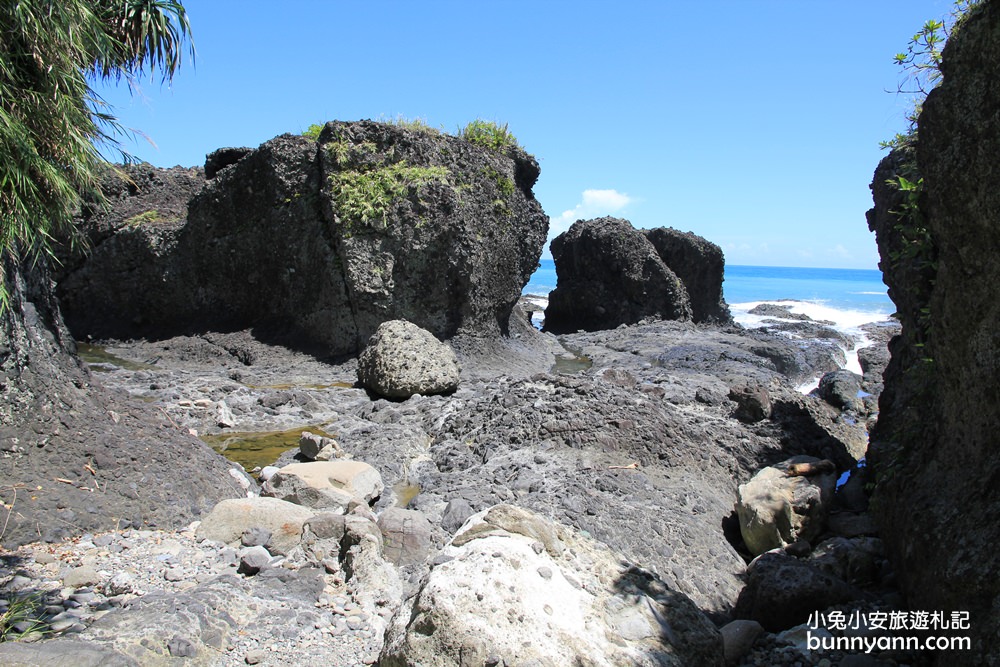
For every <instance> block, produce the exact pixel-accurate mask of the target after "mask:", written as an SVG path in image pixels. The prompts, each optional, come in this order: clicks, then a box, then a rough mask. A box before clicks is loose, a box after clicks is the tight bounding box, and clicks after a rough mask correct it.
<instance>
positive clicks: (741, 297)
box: [524, 259, 895, 326]
mask: <svg viewBox="0 0 1000 667" xmlns="http://www.w3.org/2000/svg"><path fill="white" fill-rule="evenodd" d="M540 264H541V265H540V266H539V267H538V270H536V271H535V273H534V274H533V275H532V276H531V279H530V280H529V281H528V284H527V285H526V286H525V288H524V294H525V295H532V296H536V297H539V300H540V301H542V300H546V299H547V297H548V295H549V292H551V291H552V290H554V289H555V288H556V267H555V262H553V261H552V260H551V259H543V260H541V262H540ZM722 289H723V293H724V295H725V298H726V302H727V303H728V304H729V306H730V308H731V309H732V311H733V316H734V317H735V318H736V319H737V321H740V320H741V319H742V320H744V322H741V323H744V324H749V325H752V324H754V317H753V316H752V315H751V316H747V315H746V311H747V310H750V309H751V308H753V307H754V306H755V305H757V304H759V303H765V302H767V303H776V302H787V301H796V302H800V304H801V305H792V304H789V305H792V310H793V311H795V312H805V313H806V314H808V315H810V316H811V314H812V313H811V312H810V311H812V312H816V313H826V314H827V315H835V316H834V317H817V318H816V319H832V320H833V321H835V322H838V324H839V323H840V322H842V321H843V322H844V323H845V324H852V325H854V326H856V325H857V324H863V323H864V322H877V321H881V320H884V319H886V318H887V317H888V316H889V315H891V314H892V313H893V312H894V311H895V306H894V305H893V303H892V301H891V300H890V299H889V295H888V294H887V292H886V287H885V285H884V284H883V283H882V273H881V271H877V270H867V269H809V268H795V267H788V266H726V275H725V282H724V283H723V285H722Z"/></svg>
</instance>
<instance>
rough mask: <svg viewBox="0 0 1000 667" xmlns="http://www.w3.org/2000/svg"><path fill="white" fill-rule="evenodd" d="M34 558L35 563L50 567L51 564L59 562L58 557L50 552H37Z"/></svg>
mask: <svg viewBox="0 0 1000 667" xmlns="http://www.w3.org/2000/svg"><path fill="white" fill-rule="evenodd" d="M33 556H34V559H35V562H36V563H38V564H39V565H48V564H49V563H54V562H56V560H57V559H56V557H55V556H54V555H53V554H50V553H49V552H48V551H36V552H35V553H34V554H33Z"/></svg>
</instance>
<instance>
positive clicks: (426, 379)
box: [358, 320, 460, 399]
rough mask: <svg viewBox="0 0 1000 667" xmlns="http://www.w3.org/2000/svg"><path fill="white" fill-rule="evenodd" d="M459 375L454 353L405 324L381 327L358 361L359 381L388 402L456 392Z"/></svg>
mask: <svg viewBox="0 0 1000 667" xmlns="http://www.w3.org/2000/svg"><path fill="white" fill-rule="evenodd" d="M459 373H460V371H459V366H458V359H457V358H456V356H455V352H454V350H452V349H451V348H450V347H449V346H448V345H447V344H445V343H442V342H441V341H439V340H438V339H436V338H435V337H434V334H432V333H431V332H429V331H427V330H425V329H421V328H420V327H418V326H417V325H415V324H412V323H410V322H406V321H403V320H393V321H391V322H384V323H383V324H382V325H380V326H379V328H378V331H376V332H375V335H373V336H372V337H371V339H370V340H369V341H368V345H367V347H365V349H364V350H362V351H361V355H360V356H359V357H358V381H359V382H360V383H361V384H362V385H363V386H365V387H366V388H368V389H370V390H371V391H373V392H375V393H377V394H380V395H382V396H385V397H386V398H404V399H405V398H409V397H410V396H413V395H414V394H444V393H447V392H450V391H454V390H455V389H456V388H458V382H459Z"/></svg>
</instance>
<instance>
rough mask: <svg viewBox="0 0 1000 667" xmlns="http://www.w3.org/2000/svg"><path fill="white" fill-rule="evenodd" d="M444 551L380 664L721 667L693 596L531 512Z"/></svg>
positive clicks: (491, 515)
mask: <svg viewBox="0 0 1000 667" xmlns="http://www.w3.org/2000/svg"><path fill="white" fill-rule="evenodd" d="M442 554H443V556H444V558H443V559H442V560H443V562H441V563H440V564H439V565H437V566H436V567H434V569H432V570H431V571H430V573H429V574H428V575H427V577H426V578H425V579H424V581H423V582H422V583H421V585H420V590H419V592H418V594H417V595H416V596H415V597H414V598H413V599H412V601H411V604H410V605H404V606H403V607H402V608H401V610H400V611H399V612H398V613H397V614H396V617H395V618H394V621H393V624H392V625H391V626H390V630H389V633H388V635H387V641H386V647H385V649H384V650H383V652H382V656H381V661H380V664H382V665H385V666H386V667H404V666H410V665H440V666H442V667H443V666H446V665H454V666H455V667H458V666H459V665H466V664H486V665H489V664H495V665H499V664H515V663H516V664H521V663H524V664H528V663H530V664H536V665H540V666H551V667H556V666H557V665H571V664H578V663H583V662H586V664H591V665H608V666H611V665H623V664H629V665H649V666H652V665H705V666H708V665H713V666H715V665H719V666H721V665H722V664H723V652H722V651H723V647H722V637H721V635H720V634H719V632H718V631H717V630H716V629H715V627H714V626H713V625H712V623H711V622H710V621H709V620H708V618H707V617H705V616H704V615H703V614H702V613H701V612H700V611H699V610H698V608H697V607H696V606H695V605H694V604H692V603H691V601H690V600H689V599H687V598H686V597H685V596H684V595H682V594H680V593H677V592H676V591H674V590H672V589H671V588H670V587H669V586H668V585H667V584H666V583H664V582H663V581H662V580H661V579H659V578H658V577H656V576H654V575H652V574H651V573H649V572H646V571H643V570H641V569H639V568H637V567H635V566H629V565H628V564H627V563H624V562H623V561H622V559H621V557H620V556H619V555H618V554H615V553H614V552H613V551H611V550H610V549H608V548H607V547H606V546H604V545H602V544H600V543H598V542H595V541H594V540H589V539H585V538H583V537H581V536H580V535H579V534H578V533H576V532H575V531H572V530H570V529H568V528H566V527H565V526H561V525H559V524H556V523H553V522H551V521H549V520H546V519H544V518H542V517H541V516H539V515H537V514H535V513H533V512H529V511H526V510H524V509H521V508H519V507H515V506H511V505H498V506H495V507H492V508H490V509H488V510H485V511H483V512H481V513H480V514H478V515H476V516H474V517H472V518H471V519H470V520H469V521H468V522H467V523H466V524H465V526H464V527H463V529H462V530H461V531H460V532H459V533H458V534H457V535H455V536H454V537H453V538H452V540H451V542H450V543H449V544H448V546H447V547H446V548H445V549H444V551H443V552H442Z"/></svg>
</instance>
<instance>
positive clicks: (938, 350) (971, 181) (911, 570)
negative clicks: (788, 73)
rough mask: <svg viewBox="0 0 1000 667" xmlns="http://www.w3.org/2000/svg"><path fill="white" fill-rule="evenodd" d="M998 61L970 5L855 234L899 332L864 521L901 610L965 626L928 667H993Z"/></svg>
mask: <svg viewBox="0 0 1000 667" xmlns="http://www.w3.org/2000/svg"><path fill="white" fill-rule="evenodd" d="M998 61H1000V5H998V4H997V3H995V2H985V3H980V4H978V6H975V7H974V8H972V9H970V10H969V12H968V16H967V17H966V18H965V19H964V20H963V21H962V22H961V23H960V24H959V25H958V26H957V27H956V28H955V30H954V31H953V32H952V35H951V37H950V39H949V40H948V43H947V45H946V47H945V49H944V52H943V61H942V63H941V73H942V75H943V76H942V83H941V85H940V86H939V87H938V88H936V89H935V90H933V91H932V92H931V93H930V95H929V96H928V97H927V100H926V101H925V102H924V104H923V109H922V112H921V114H920V117H919V120H918V129H919V140H918V142H917V147H916V163H915V165H914V163H913V162H912V160H913V154H912V151H911V152H909V153H908V152H907V150H905V149H903V150H898V151H894V153H893V154H890V155H889V156H888V157H886V158H885V159H884V160H883V161H882V163H881V164H880V165H879V168H878V170H877V171H876V173H875V180H874V182H873V183H872V190H873V195H874V199H875V208H873V209H872V211H871V212H870V213H869V218H868V220H869V225H870V226H871V227H872V229H873V230H874V231H875V233H876V238H877V240H878V244H879V251H880V254H881V256H882V263H881V266H882V270H883V272H884V274H885V281H886V283H887V284H888V285H889V288H890V290H889V294H890V296H891V297H892V299H893V301H894V302H895V303H896V305H897V309H898V312H899V317H900V320H901V322H902V325H903V333H902V335H901V336H900V337H898V338H896V339H894V341H893V342H892V344H891V347H890V349H891V352H892V358H891V360H890V363H889V366H888V368H887V370H886V373H885V390H884V393H883V394H882V399H881V401H880V416H879V422H878V426H877V427H876V430H875V432H874V433H873V435H872V447H871V450H870V451H871V456H870V460H871V461H872V463H873V466H874V471H875V475H876V478H875V479H876V486H875V492H874V497H873V500H872V507H873V511H874V513H875V515H876V518H877V520H878V523H879V526H880V528H881V536H882V539H883V540H884V542H885V546H886V550H887V552H888V554H889V556H890V558H891V560H892V561H893V562H894V564H895V566H896V569H897V571H898V573H899V578H900V583H901V585H902V588H903V590H904V592H905V595H906V596H907V599H908V602H909V604H910V606H911V608H914V609H927V610H933V611H942V612H944V613H945V614H949V613H950V612H952V611H957V612H968V613H969V614H970V617H971V619H972V622H971V623H970V627H969V630H968V632H967V633H966V632H961V633H958V634H968V635H970V636H971V638H972V648H971V650H968V651H954V652H948V653H947V654H945V653H935V654H934V655H935V658H937V659H938V663H937V664H945V663H946V662H947V664H949V665H959V664H963V665H965V664H968V665H978V664H984V665H985V664H995V663H996V662H997V661H998V660H1000V649H998V646H1000V644H998V643H997V637H998V636H1000V616H998V615H997V613H996V609H997V601H998V600H1000V576H998V575H1000V552H998V550H997V548H996V545H997V544H998V543H1000V523H998V522H996V521H992V520H988V519H985V517H993V516H997V514H998V513H1000V500H998V495H997V493H996V483H997V480H998V479H1000V458H998V457H997V456H996V433H997V432H998V431H1000V384H998V382H997V377H998V376H1000V355H997V350H998V349H1000V300H998V299H997V291H998V286H1000V228H998V226H997V220H998V219H1000V190H998V189H997V188H996V187H994V183H995V182H996V178H994V175H995V174H996V170H997V166H996V165H997V163H996V159H995V158H996V155H997V154H998V153H1000V117H998V116H997V114H996V109H997V107H998V105H1000V79H998V78H997V76H996V63H997V62H998ZM907 168H908V169H910V170H913V169H914V168H915V169H916V171H917V174H914V173H912V171H906V169H907ZM899 174H903V175H907V174H908V178H909V180H911V182H916V176H917V175H919V176H921V177H922V178H923V183H922V186H921V187H922V191H921V193H920V195H919V198H918V199H917V201H916V202H915V203H916V205H917V206H918V207H919V211H920V216H919V220H914V218H913V217H912V216H906V215H900V214H899V213H900V211H903V209H901V208H900V207H899V206H898V202H899V201H900V199H901V198H902V197H903V196H904V193H900V192H898V191H896V190H893V188H892V187H891V186H890V185H889V184H888V183H887V181H888V180H889V179H890V178H892V177H893V176H894V175H899ZM910 203H914V202H910ZM904 213H905V211H904ZM914 223H917V224H914ZM928 537H930V538H931V539H928Z"/></svg>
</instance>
